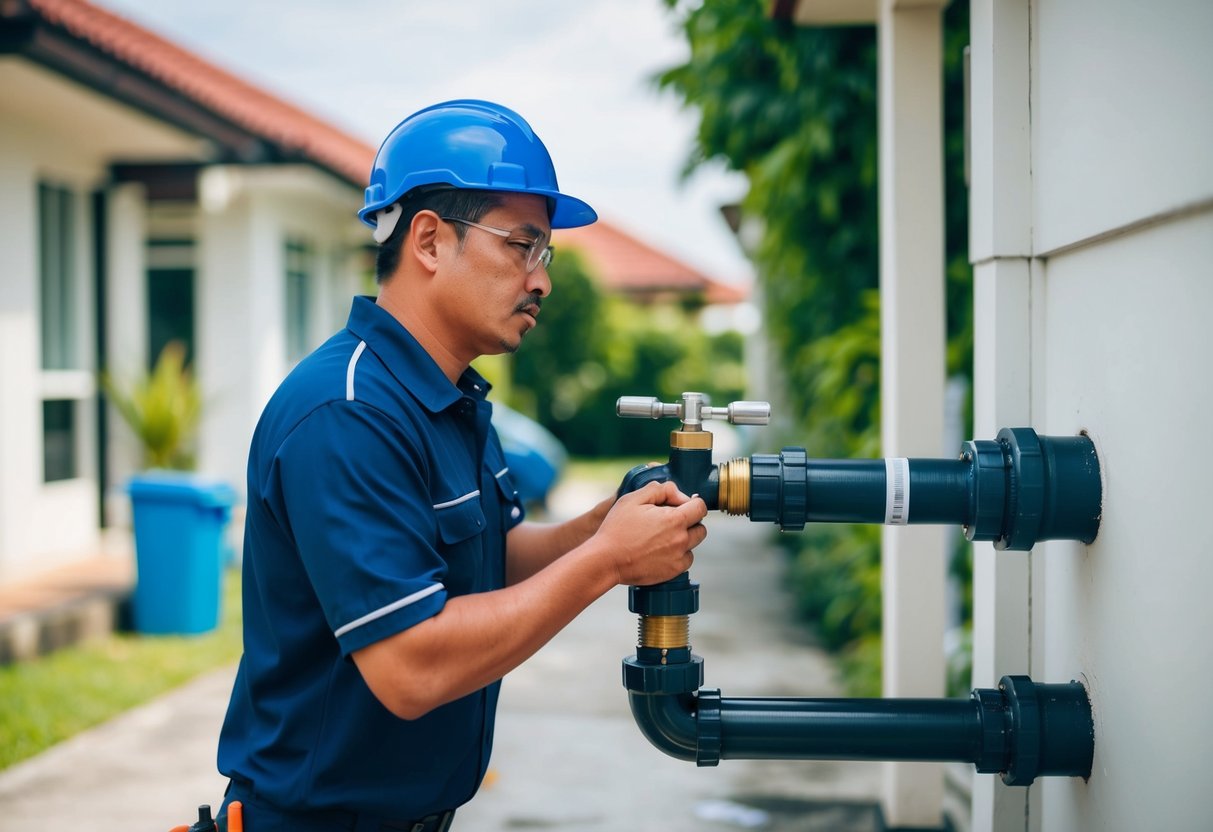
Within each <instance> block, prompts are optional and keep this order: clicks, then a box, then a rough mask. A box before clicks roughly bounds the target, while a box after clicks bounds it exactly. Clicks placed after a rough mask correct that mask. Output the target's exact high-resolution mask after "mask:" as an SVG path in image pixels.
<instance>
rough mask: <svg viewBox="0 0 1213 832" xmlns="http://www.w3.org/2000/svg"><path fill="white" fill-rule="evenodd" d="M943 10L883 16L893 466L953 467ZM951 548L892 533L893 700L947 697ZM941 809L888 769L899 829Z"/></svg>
mask: <svg viewBox="0 0 1213 832" xmlns="http://www.w3.org/2000/svg"><path fill="white" fill-rule="evenodd" d="M943 5H944V2H942V0H938V1H937V0H927V2H919V3H917V4H910V3H907V2H899V0H881V4H880V20H879V27H878V28H879V38H880V58H879V64H880V67H879V70H880V83H879V94H880V103H879V106H880V119H879V125H880V298H881V410H882V419H881V445H882V453H883V454H884V456H886V457H940V456H943V455H945V449H944V448H943V432H944V375H945V370H946V367H945V350H944V347H945V340H946V333H945V319H944V214H943V105H942V97H943V96H942V86H943V78H942V72H943V64H942V56H941V51H940V50H941V48H942V20H941V14H940V10H941V8H942V6H943ZM955 450H956V449H951V450H950V451H949V452H948V455H950V454H951V453H953V452H955ZM910 500H911V501H912V500H913V495H912V494H911V495H910ZM946 548H947V535H946V530H945V529H944V528H942V527H938V526H936V527H931V526H916V527H914V528H902V527H886V528H885V530H884V538H883V550H882V551H883V554H882V588H883V610H884V612H883V614H884V633H883V642H884V695H885V696H887V697H907V696H914V697H938V696H942V695H943V693H944V656H943V633H944V623H945V609H944V607H945V576H946ZM942 801H943V767H942V766H941V765H939V764H933V763H889V764H886V767H885V782H884V792H883V806H884V812H885V819H886V821H887V823H888V824H889V825H890V826H929V827H936V826H939V825H940V821H941V815H942V812H941V807H942Z"/></svg>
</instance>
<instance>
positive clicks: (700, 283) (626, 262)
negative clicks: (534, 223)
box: [552, 219, 749, 303]
mask: <svg viewBox="0 0 1213 832" xmlns="http://www.w3.org/2000/svg"><path fill="white" fill-rule="evenodd" d="M552 242H553V244H554V245H555V246H556V247H557V248H560V247H561V246H568V247H569V248H576V249H578V250H579V251H580V252H581V253H582V254H583V255H584V256H585V258H586V260H587V261H588V263H589V265H590V267H591V268H592V269H593V271H594V273H595V274H596V275H597V276H598V278H599V279H600V280H601V281H602V282H603V284H604V287H605V288H606V289H608V290H611V291H616V292H623V293H632V294H636V293H644V294H651V293H656V292H675V293H689V292H702V293H703V294H704V297H705V299H706V300H707V301H708V302H709V303H739V302H741V301H743V300H745V299H746V297H748V295H749V292H748V291H747V290H746V289H744V288H740V287H735V286H731V285H728V284H724V283H720V282H718V281H715V280H713V279H712V278H710V277H708V276H707V275H705V274H703V273H702V272H700V271H697V270H696V269H694V268H692V267H691V266H688V265H687V264H686V263H683V262H681V261H680V260H676V259H674V258H673V257H671V256H670V255H668V254H665V253H664V252H661V251H658V250H657V249H655V248H653V247H652V246H650V245H647V244H646V243H644V242H641V241H640V240H638V239H636V238H635V237H633V236H632V235H630V234H628V233H626V232H624V231H622V230H621V229H620V228H618V227H617V226H614V225H611V224H610V223H609V222H607V221H606V220H602V219H599V220H598V222H596V223H594V224H593V225H587V226H582V227H581V228H563V229H559V230H557V231H556V232H555V233H554V234H553V235H552Z"/></svg>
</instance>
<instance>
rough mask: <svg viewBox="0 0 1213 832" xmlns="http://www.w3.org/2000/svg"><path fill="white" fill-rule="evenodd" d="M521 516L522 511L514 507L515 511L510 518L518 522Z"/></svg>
mask: <svg viewBox="0 0 1213 832" xmlns="http://www.w3.org/2000/svg"><path fill="white" fill-rule="evenodd" d="M521 514H522V509H520V508H518V506H514V510H513V511H511V512H510V517H513V518H514V519H515V520H517V519H518V517H519V515H521Z"/></svg>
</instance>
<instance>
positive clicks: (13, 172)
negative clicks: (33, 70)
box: [0, 110, 103, 580]
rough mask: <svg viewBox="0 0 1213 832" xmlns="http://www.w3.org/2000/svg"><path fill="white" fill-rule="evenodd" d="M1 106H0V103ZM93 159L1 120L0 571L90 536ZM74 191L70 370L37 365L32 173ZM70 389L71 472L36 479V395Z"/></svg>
mask: <svg viewBox="0 0 1213 832" xmlns="http://www.w3.org/2000/svg"><path fill="white" fill-rule="evenodd" d="M0 113H2V110H0ZM102 171H103V168H102V167H101V165H100V161H99V160H97V159H95V158H92V157H91V156H90V155H89V154H88V153H87V151H86V150H82V149H81V148H80V147H78V146H73V143H72V141H71V140H70V139H68V138H65V137H62V136H58V135H53V134H46V133H44V132H42V131H40V130H38V129H37V128H36V127H34V126H30V125H26V124H24V123H17V122H8V121H6V122H5V129H4V130H3V131H0V216H3V218H4V220H3V223H0V251H3V252H4V265H3V271H2V272H0V421H2V422H3V424H2V425H0V428H2V429H0V580H8V579H11V578H14V577H19V576H21V575H23V574H28V573H31V572H34V571H37V570H42V569H47V568H49V567H52V566H54V565H56V564H58V563H61V562H64V561H66V560H69V559H72V558H73V557H79V556H80V555H81V554H86V553H87V550H88V549H89V548H90V547H91V546H93V545H94V544H95V542H96V540H97V529H98V510H97V489H96V485H95V481H96V479H95V478H96V466H95V441H94V437H95V417H94V411H93V408H92V406H91V405H92V400H91V398H90V397H91V395H92V393H93V390H94V385H93V378H92V373H91V367H92V365H93V319H92V307H91V303H90V300H89V299H90V297H91V291H92V279H93V273H92V268H91V266H92V246H91V232H92V228H91V222H90V221H89V219H90V216H91V213H90V210H89V201H90V193H91V191H92V189H93V187H95V185H96V183H97V182H98V181H99V180H100V178H101V176H102ZM41 179H46V180H48V181H51V182H54V183H55V184H57V185H59V186H62V187H66V188H69V189H70V190H72V191H73V193H74V196H75V217H74V222H75V246H76V259H75V274H74V279H75V290H76V292H75V298H74V302H75V310H76V312H77V323H78V327H79V330H78V333H77V340H76V345H77V355H76V361H75V366H76V367H77V368H78V369H77V370H75V371H59V372H53V373H51V372H44V371H43V370H42V359H41V352H42V348H41V336H40V324H39V315H40V307H41V299H40V296H39V285H40V284H39V276H38V267H39V261H38V251H37V246H38V222H37V216H38V211H37V208H38V182H39V180H41ZM44 396H49V397H53V398H60V397H63V398H78V399H80V403H79V404H78V405H77V410H76V420H77V435H78V443H77V447H76V455H77V469H78V472H79V477H78V478H76V479H71V480H63V481H59V482H52V483H44V482H43V471H42V459H43V457H42V452H43V449H42V400H43V397H44Z"/></svg>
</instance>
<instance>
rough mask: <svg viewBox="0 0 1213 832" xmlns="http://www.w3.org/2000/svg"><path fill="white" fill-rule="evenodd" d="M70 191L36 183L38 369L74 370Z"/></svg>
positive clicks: (76, 363) (73, 254) (73, 249)
mask: <svg viewBox="0 0 1213 832" xmlns="http://www.w3.org/2000/svg"><path fill="white" fill-rule="evenodd" d="M74 202H75V201H74V199H73V194H72V192H71V191H69V190H67V189H66V188H61V187H58V186H56V185H49V184H46V183H40V184H39V185H38V254H39V282H40V287H39V289H40V293H41V302H42V309H41V317H42V319H41V324H42V369H44V370H78V369H81V368H80V366H79V361H80V357H79V354H78V353H79V349H78V345H77V343H76V333H77V330H78V327H77V326H76V315H77V309H76V279H75V278H76V246H75V243H76V235H75V222H74V218H75V216H74V212H75V204H74Z"/></svg>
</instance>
